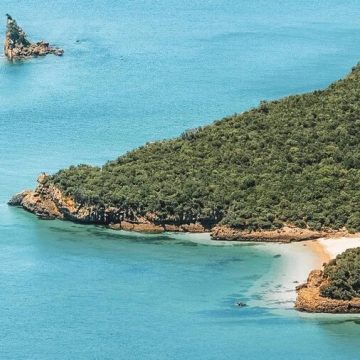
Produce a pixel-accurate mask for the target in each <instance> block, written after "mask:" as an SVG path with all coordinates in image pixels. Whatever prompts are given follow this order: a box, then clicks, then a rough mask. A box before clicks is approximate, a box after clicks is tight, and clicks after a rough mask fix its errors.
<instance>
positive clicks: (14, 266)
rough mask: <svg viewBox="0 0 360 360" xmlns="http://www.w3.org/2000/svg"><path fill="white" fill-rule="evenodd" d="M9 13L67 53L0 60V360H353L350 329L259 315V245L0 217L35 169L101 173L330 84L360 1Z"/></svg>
mask: <svg viewBox="0 0 360 360" xmlns="http://www.w3.org/2000/svg"><path fill="white" fill-rule="evenodd" d="M6 12H8V13H10V14H12V15H13V16H14V17H15V18H16V19H17V20H18V22H19V24H20V25H21V26H23V27H24V29H25V31H27V33H28V34H29V35H30V36H31V38H32V39H33V40H39V39H41V38H43V37H44V38H45V39H46V40H49V41H52V42H53V43H55V44H57V45H59V46H61V47H63V48H64V49H65V55H64V57H63V58H57V57H52V56H48V57H46V58H42V59H33V60H31V61H26V62H24V63H19V64H10V63H8V62H7V61H6V60H5V59H4V58H1V59H0V286H1V297H0V324H1V325H0V358H1V359H189V360H190V359H267V360H269V359H270V360H273V359H274V360H275V359H283V358H290V359H317V360H321V359H327V360H332V359H334V360H335V359H336V360H337V359H356V358H357V357H358V341H359V336H360V326H359V321H358V319H357V318H352V317H346V318H342V317H341V318H338V317H328V316H325V317H318V316H305V317H304V316H302V315H299V314H297V313H296V312H294V311H293V310H291V309H290V308H289V304H286V305H284V304H282V303H281V302H279V304H277V305H276V304H275V309H273V308H269V307H268V306H267V305H266V302H263V303H262V302H261V299H262V297H266V294H267V293H273V292H274V284H275V283H274V282H271V281H270V282H267V281H265V280H264V281H263V280H262V279H264V276H265V275H269V273H271V271H272V269H274V264H275V262H276V261H282V260H281V258H280V259H279V258H274V257H273V255H274V254H273V252H271V251H267V250H266V248H264V247H261V246H260V247H259V246H246V245H245V246H244V245H241V246H222V245H220V246H210V245H208V244H206V242H205V243H204V242H202V241H200V242H199V241H198V240H199V239H198V238H197V237H189V236H187V235H184V236H175V235H172V234H166V235H161V236H149V235H148V236H145V235H136V234H128V233H122V232H113V231H109V230H105V229H102V228H97V227H91V226H80V225H76V224H71V223H64V222H58V221H50V222H44V221H38V220H37V219H36V218H35V217H34V216H32V215H30V214H27V213H24V212H23V211H21V210H19V209H14V208H8V207H7V205H6V201H7V200H8V198H9V197H10V196H11V195H12V194H13V193H15V192H17V191H19V190H22V189H24V188H31V187H34V185H35V178H36V177H37V175H38V174H39V173H40V172H42V171H46V172H54V171H56V170H57V169H59V168H61V167H64V166H68V165H70V164H77V163H91V164H101V163H103V162H105V161H106V160H108V159H112V158H115V157H116V156H118V155H120V154H121V153H124V152H126V151H127V150H130V149H132V148H133V147H135V146H137V145H140V144H143V143H144V142H147V141H154V140H157V139H163V138H168V137H172V136H176V135H178V134H180V133H181V132H182V131H184V130H185V129H188V128H193V127H196V126H199V125H203V124H206V123H209V122H211V121H213V120H215V119H218V118H221V117H222V116H224V115H227V114H231V113H234V112H240V111H243V110H245V109H247V108H249V107H251V106H254V105H256V104H257V103H258V102H259V101H260V100H261V99H273V98H278V97H281V96H285V95H288V94H293V93H297V92H305V91H308V90H313V89H316V88H319V87H324V86H326V85H327V84H329V83H330V82H331V81H333V80H336V79H338V78H340V77H342V76H343V75H344V74H346V73H347V72H348V71H349V70H350V68H351V67H352V66H353V65H354V64H355V63H357V62H358V61H359V60H360V36H359V34H360V23H359V19H360V5H359V3H358V2H357V1H354V0H349V1H347V2H344V1H335V0H327V1H325V0H319V1H300V0H299V1H295V0H294V1H265V0H264V1H260V0H254V1H244V0H237V1H235V0H227V1H226V0H222V1H220V0H219V1H206V0H204V1H197V0H193V1H188V0H177V1H174V0H167V1H165V0H158V1H144V0H143V1H123V0H117V1H115V0H101V1H100V0H93V1H86V0H77V1H74V0H72V1H70V0H58V1H56V2H54V1H39V0H38V1H35V0H26V1H25V0H21V1H17V2H14V1H10V0H3V1H1V3H0V13H1V14H5V13H6ZM4 22H5V17H4ZM77 40H78V42H77ZM200 240H201V239H200ZM277 268H281V267H277ZM278 271H280V270H278ZM283 271H285V270H283ZM278 275H281V274H275V273H274V276H278ZM254 284H262V288H261V289H260V288H259V289H258V291H257V290H256V288H255V290H254ZM277 286H278V285H277ZM250 290H251V291H250ZM239 300H240V301H245V302H248V303H249V304H253V303H256V304H257V305H256V306H255V305H251V306H249V307H246V308H238V307H236V306H234V303H235V302H236V301H239ZM256 300H257V301H258V302H256ZM259 300H260V301H259ZM259 304H260V305H259Z"/></svg>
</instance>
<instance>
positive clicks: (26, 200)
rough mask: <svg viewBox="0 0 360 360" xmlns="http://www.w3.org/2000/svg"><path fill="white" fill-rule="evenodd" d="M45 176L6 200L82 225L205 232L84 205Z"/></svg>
mask: <svg viewBox="0 0 360 360" xmlns="http://www.w3.org/2000/svg"><path fill="white" fill-rule="evenodd" d="M46 180H47V175H46V174H42V175H40V176H39V178H38V186H37V187H36V189H35V190H34V191H32V190H25V191H23V192H21V193H19V194H16V195H15V196H13V197H12V198H11V200H10V201H9V202H8V204H9V205H11V206H21V207H22V208H23V209H25V210H27V211H29V212H31V213H33V214H35V215H36V216H38V217H39V218H40V219H44V220H53V219H60V220H70V221H74V222H78V223H82V224H97V225H105V226H108V227H110V228H112V229H115V230H129V231H130V230H131V231H139V232H152V233H155V232H163V231H177V232H178V231H180V232H183V231H186V232H205V231H207V230H209V229H206V228H205V227H204V226H203V225H202V224H200V223H184V224H179V223H176V222H173V223H169V222H168V223H162V222H160V221H157V220H156V219H154V218H153V215H152V214H141V215H140V214H139V213H138V212H137V211H136V210H135V209H134V210H131V209H128V208H127V209H121V208H116V207H111V206H107V207H106V206H103V205H85V204H82V203H80V202H76V201H75V199H74V198H72V197H71V196H65V195H64V194H62V192H61V191H60V190H59V189H58V188H57V187H56V186H54V185H53V184H48V183H47V181H46Z"/></svg>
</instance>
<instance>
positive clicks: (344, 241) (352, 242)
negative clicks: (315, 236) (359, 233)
mask: <svg viewBox="0 0 360 360" xmlns="http://www.w3.org/2000/svg"><path fill="white" fill-rule="evenodd" d="M317 241H318V243H319V244H320V245H321V246H322V247H323V248H324V250H325V251H326V252H327V253H328V254H329V256H330V258H331V259H333V258H335V257H336V256H337V255H339V254H341V253H342V252H344V251H345V250H347V249H351V248H355V247H360V237H341V238H336V239H332V238H329V239H326V238H324V239H319V240H317Z"/></svg>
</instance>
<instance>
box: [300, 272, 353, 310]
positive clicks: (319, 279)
mask: <svg viewBox="0 0 360 360" xmlns="http://www.w3.org/2000/svg"><path fill="white" fill-rule="evenodd" d="M328 283H329V279H328V278H327V277H326V276H325V275H324V272H323V271H322V270H313V271H312V272H311V273H310V275H309V277H308V279H307V282H306V283H305V284H302V285H299V286H297V288H296V291H297V294H298V295H297V299H296V302H295V309H296V310H299V311H305V312H310V313H334V314H336V313H337V314H345V313H360V298H359V297H354V298H352V299H349V300H339V299H332V298H328V297H324V296H321V289H322V288H323V287H324V286H326V285H328Z"/></svg>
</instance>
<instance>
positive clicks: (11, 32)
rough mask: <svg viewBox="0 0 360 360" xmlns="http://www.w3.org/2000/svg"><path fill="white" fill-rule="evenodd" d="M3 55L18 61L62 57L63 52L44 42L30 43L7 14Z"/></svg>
mask: <svg viewBox="0 0 360 360" xmlns="http://www.w3.org/2000/svg"><path fill="white" fill-rule="evenodd" d="M4 54H5V56H6V57H7V58H8V59H9V60H20V59H26V58H31V57H34V56H45V55H48V54H54V55H56V56H62V55H63V54H64V50H63V49H59V48H56V47H52V46H50V45H49V43H48V42H45V41H39V42H36V43H32V42H30V41H29V40H28V39H27V35H26V33H25V32H24V30H23V29H22V28H21V27H20V26H19V25H18V24H17V23H16V21H15V20H14V19H13V18H12V17H11V16H10V15H8V14H7V23H6V36H5V42H4Z"/></svg>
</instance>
